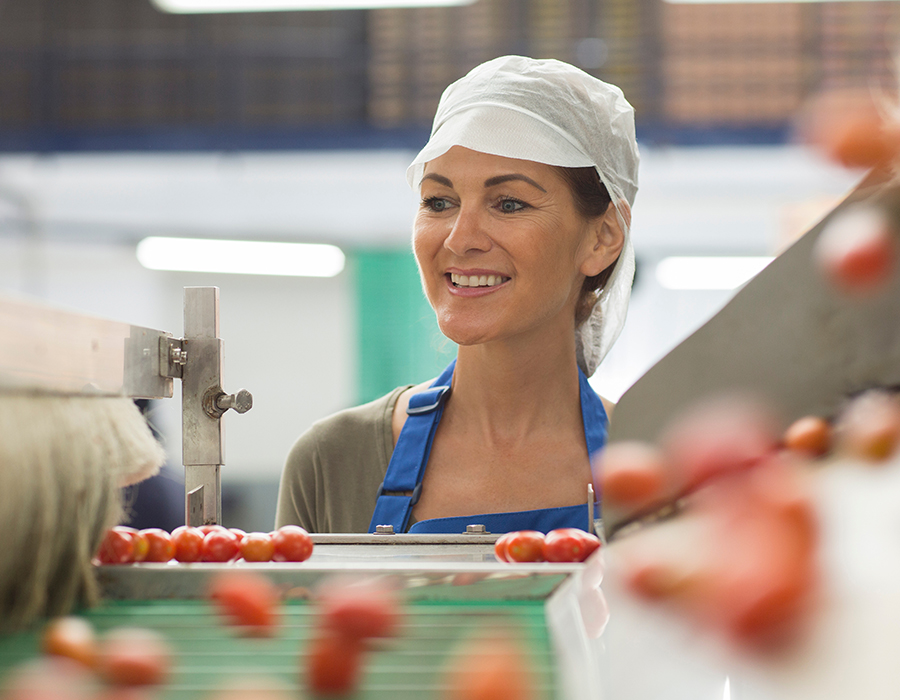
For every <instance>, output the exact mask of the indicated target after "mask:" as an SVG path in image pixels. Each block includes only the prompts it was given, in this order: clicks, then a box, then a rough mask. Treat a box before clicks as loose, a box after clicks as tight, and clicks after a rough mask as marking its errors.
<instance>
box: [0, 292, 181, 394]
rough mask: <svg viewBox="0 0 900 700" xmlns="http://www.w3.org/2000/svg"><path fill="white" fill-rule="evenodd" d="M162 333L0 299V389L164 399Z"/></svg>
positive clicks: (168, 383) (167, 388)
mask: <svg viewBox="0 0 900 700" xmlns="http://www.w3.org/2000/svg"><path fill="white" fill-rule="evenodd" d="M166 336H167V334H166V333H164V332H163V331H158V330H154V329H152V328H143V327H141V326H132V325H129V324H127V323H119V322H116V321H109V320H106V319H102V318H96V317H94V316H89V315H85V314H79V313H75V312H72V311H65V310H61V309H56V308H51V307H48V306H45V305H43V304H41V303H38V302H36V301H30V300H24V299H15V298H8V297H2V298H0V390H3V391H17V392H43V393H54V394H67V395H76V394H86V395H91V396H131V397H134V398H169V397H171V396H172V379H171V378H170V377H165V376H161V374H160V360H159V347H160V341H161V339H162V338H165V337H166Z"/></svg>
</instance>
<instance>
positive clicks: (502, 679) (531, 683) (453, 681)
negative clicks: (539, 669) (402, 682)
mask: <svg viewBox="0 0 900 700" xmlns="http://www.w3.org/2000/svg"><path fill="white" fill-rule="evenodd" d="M445 676H446V683H445V684H446V690H445V691H444V692H443V694H442V695H441V698H442V700H534V699H535V698H536V697H537V692H536V688H535V679H534V676H533V673H532V670H531V663H530V662H529V659H528V658H527V656H526V654H525V652H524V650H523V648H522V646H521V644H519V643H518V642H517V641H516V640H514V639H513V637H512V636H511V635H507V634H504V633H497V634H488V635H485V637H484V638H483V639H476V640H473V641H470V642H467V643H466V644H465V646H464V647H461V648H460V649H459V650H457V652H456V653H455V654H454V655H453V657H451V660H450V662H449V663H448V666H447V669H446V671H445Z"/></svg>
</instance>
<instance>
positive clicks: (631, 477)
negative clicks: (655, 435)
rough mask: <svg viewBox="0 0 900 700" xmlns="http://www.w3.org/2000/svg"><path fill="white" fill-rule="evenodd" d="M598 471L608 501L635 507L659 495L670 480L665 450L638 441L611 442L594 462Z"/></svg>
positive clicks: (649, 501) (599, 480)
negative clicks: (668, 479)
mask: <svg viewBox="0 0 900 700" xmlns="http://www.w3.org/2000/svg"><path fill="white" fill-rule="evenodd" d="M594 473H595V475H597V477H598V478H597V481H598V482H599V483H600V485H601V486H600V489H601V492H602V494H603V498H604V499H605V500H606V501H607V502H609V503H611V504H618V505H622V506H629V507H632V508H640V507H642V506H647V505H650V504H651V503H652V502H653V501H655V500H656V499H658V498H659V497H660V496H661V495H662V491H663V487H664V485H665V481H666V465H665V460H664V458H663V454H662V451H661V450H659V449H658V448H656V447H654V446H653V445H650V444H647V443H642V442H634V441H623V442H614V443H612V444H610V445H607V446H606V449H605V450H603V452H601V453H600V458H599V460H598V462H597V463H596V464H595V465H594Z"/></svg>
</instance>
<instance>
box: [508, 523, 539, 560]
mask: <svg viewBox="0 0 900 700" xmlns="http://www.w3.org/2000/svg"><path fill="white" fill-rule="evenodd" d="M506 556H507V558H508V559H509V561H514V562H533V561H544V533H542V532H537V531H536V530H519V531H518V532H513V533H510V538H509V541H508V542H507V544H506Z"/></svg>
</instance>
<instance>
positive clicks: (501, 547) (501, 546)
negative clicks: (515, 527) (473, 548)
mask: <svg viewBox="0 0 900 700" xmlns="http://www.w3.org/2000/svg"><path fill="white" fill-rule="evenodd" d="M512 534H513V533H512V532H505V533H503V534H502V535H500V537H498V538H497V541H496V542H494V556H495V557H497V559H498V560H499V561H509V552H507V549H506V548H507V546H508V545H509V539H510V537H511V536H512Z"/></svg>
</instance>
